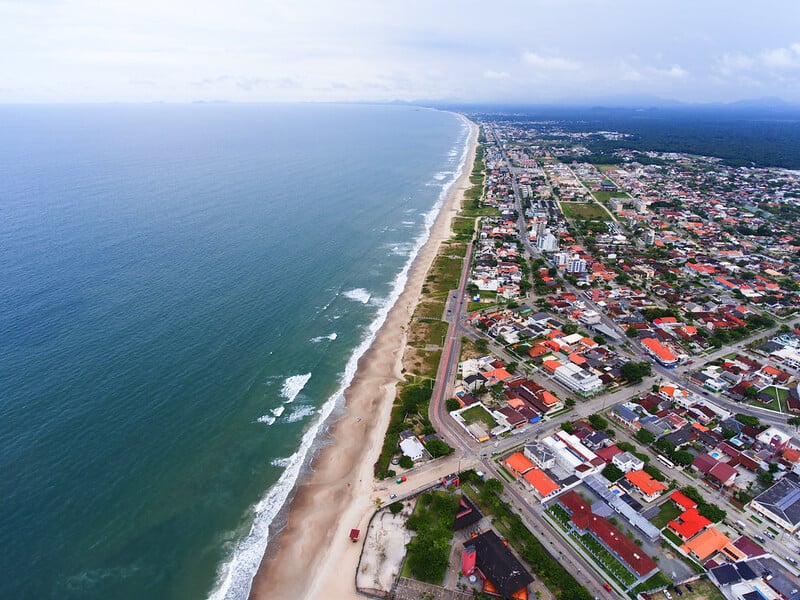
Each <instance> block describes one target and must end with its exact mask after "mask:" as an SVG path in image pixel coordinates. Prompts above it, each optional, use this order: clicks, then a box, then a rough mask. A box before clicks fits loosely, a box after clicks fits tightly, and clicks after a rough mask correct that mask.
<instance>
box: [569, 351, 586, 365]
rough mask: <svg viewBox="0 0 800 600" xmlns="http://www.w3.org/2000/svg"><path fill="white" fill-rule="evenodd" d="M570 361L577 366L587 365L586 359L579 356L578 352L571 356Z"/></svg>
mask: <svg viewBox="0 0 800 600" xmlns="http://www.w3.org/2000/svg"><path fill="white" fill-rule="evenodd" d="M568 358H569V360H570V361H571V362H574V363H575V364H576V365H583V364H585V363H586V358H584V357H583V356H581V355H580V354H578V353H577V352H573V353H572V354H570V355H569V357H568Z"/></svg>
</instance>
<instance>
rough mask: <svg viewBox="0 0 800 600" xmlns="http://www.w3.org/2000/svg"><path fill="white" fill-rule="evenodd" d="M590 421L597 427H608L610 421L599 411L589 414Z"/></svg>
mask: <svg viewBox="0 0 800 600" xmlns="http://www.w3.org/2000/svg"><path fill="white" fill-rule="evenodd" d="M589 423H591V425H592V427H594V428H595V429H606V428H607V427H608V421H606V420H605V419H604V418H603V417H601V416H600V415H598V414H597V413H595V414H591V415H589Z"/></svg>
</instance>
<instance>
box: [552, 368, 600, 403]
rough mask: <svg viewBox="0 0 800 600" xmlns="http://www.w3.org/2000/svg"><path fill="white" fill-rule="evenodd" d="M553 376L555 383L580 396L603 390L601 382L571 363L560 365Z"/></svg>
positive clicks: (593, 375) (595, 376)
mask: <svg viewBox="0 0 800 600" xmlns="http://www.w3.org/2000/svg"><path fill="white" fill-rule="evenodd" d="M554 375H555V378H556V381H558V382H559V383H562V384H564V385H565V386H566V387H567V388H569V389H570V390H572V391H573V392H577V393H578V394H581V395H582V396H588V395H589V394H594V393H595V392H599V391H600V390H602V389H603V382H602V381H601V380H600V378H599V377H598V376H597V375H595V374H594V373H589V372H588V371H584V370H583V369H581V368H580V367H579V366H578V365H575V364H572V363H567V364H565V365H561V366H560V367H558V368H557V369H556V370H555V374H554Z"/></svg>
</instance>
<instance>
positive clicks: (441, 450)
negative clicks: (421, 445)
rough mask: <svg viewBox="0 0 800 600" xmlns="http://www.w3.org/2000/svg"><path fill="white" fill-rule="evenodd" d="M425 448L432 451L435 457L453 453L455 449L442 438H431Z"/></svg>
mask: <svg viewBox="0 0 800 600" xmlns="http://www.w3.org/2000/svg"><path fill="white" fill-rule="evenodd" d="M425 449H426V450H427V451H428V452H429V453H430V455H431V456H432V457H433V458H439V457H440V456H448V455H450V454H452V453H453V449H452V448H451V447H450V446H448V445H447V444H446V443H445V442H443V441H442V440H431V441H430V442H428V443H427V444H425Z"/></svg>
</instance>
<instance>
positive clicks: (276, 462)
mask: <svg viewBox="0 0 800 600" xmlns="http://www.w3.org/2000/svg"><path fill="white" fill-rule="evenodd" d="M291 463H292V457H291V456H289V457H287V458H275V459H273V460H272V461H271V462H270V463H269V464H271V465H272V466H273V467H281V468H284V467H288V466H289V465H290V464H291Z"/></svg>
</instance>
